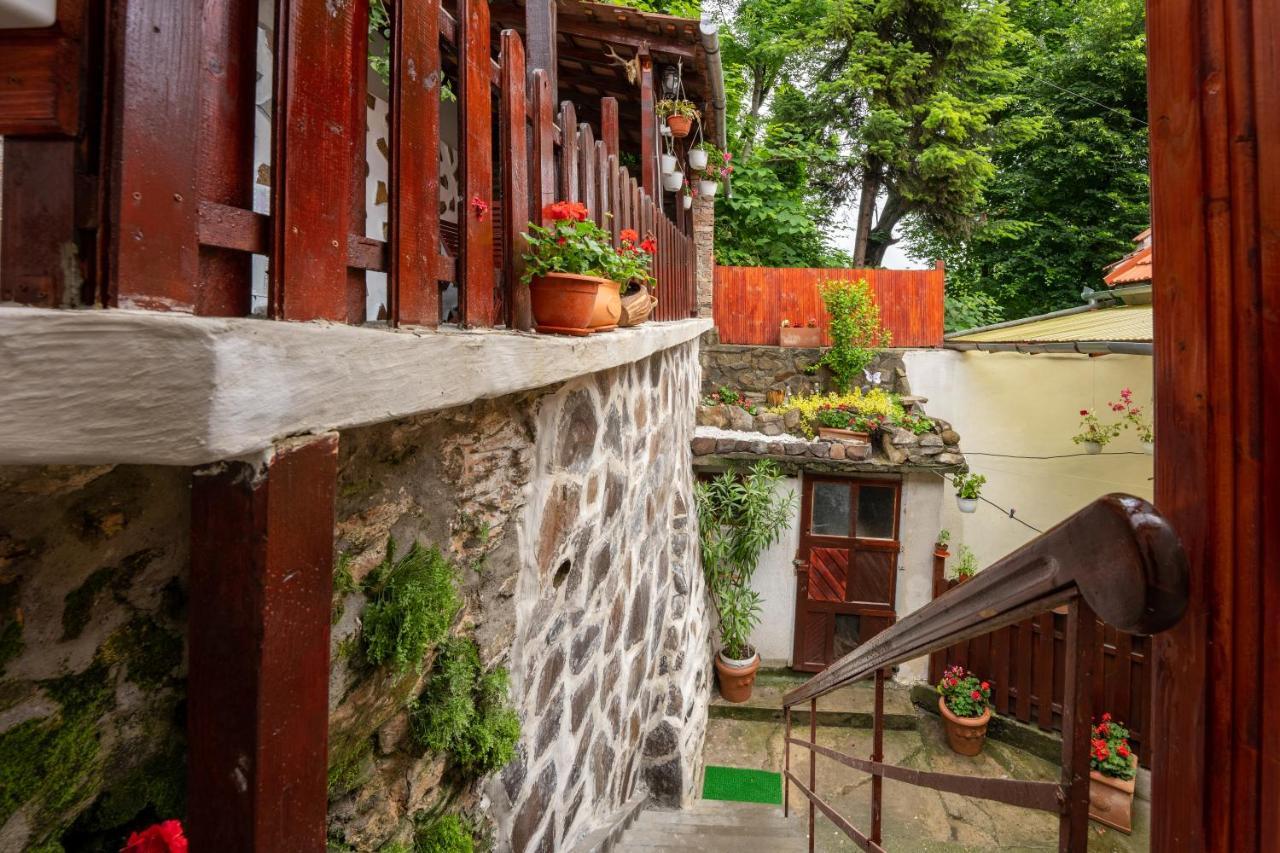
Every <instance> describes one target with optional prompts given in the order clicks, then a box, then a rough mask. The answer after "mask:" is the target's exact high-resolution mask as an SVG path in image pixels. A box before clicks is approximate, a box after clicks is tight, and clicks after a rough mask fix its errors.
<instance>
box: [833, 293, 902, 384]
mask: <svg viewBox="0 0 1280 853" xmlns="http://www.w3.org/2000/svg"><path fill="white" fill-rule="evenodd" d="M820 292H821V294H822V303H823V305H824V306H826V309H827V314H828V316H829V318H830V319H829V323H828V326H827V334H828V336H829V337H830V338H831V348H830V349H829V350H827V351H826V353H824V354H823V356H822V363H823V364H825V365H826V366H827V367H829V368H831V372H832V374H834V379H835V384H836V388H837V389H839V390H840V391H844V392H847V391H848V390H849V389H850V388H851V387H853V384H854V382H855V381H856V380H857V378H858V376H859V375H861V373H862V371H863V370H865V369H866V368H867V367H868V366H870V364H871V362H872V361H874V360H875V357H876V354H877V353H878V352H880V350H881V348H883V347H886V346H888V345H889V344H890V342H891V335H890V334H889V331H888V330H887V329H885V328H883V327H882V326H881V325H880V307H879V306H878V305H876V301H875V296H874V294H873V293H872V292H871V285H869V284H867V282H866V280H865V279H862V280H859V281H839V280H833V281H828V282H826V283H824V284H823V285H822V286H821V289H820Z"/></svg>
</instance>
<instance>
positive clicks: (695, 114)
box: [654, 98, 702, 120]
mask: <svg viewBox="0 0 1280 853" xmlns="http://www.w3.org/2000/svg"><path fill="white" fill-rule="evenodd" d="M654 111H655V112H657V114H658V118H667V117H668V116H684V117H685V118H688V119H694V120H700V119H701V118H702V113H701V112H699V110H698V107H697V106H696V105H695V104H694V103H693V101H686V100H684V99H682V98H664V99H663V100H661V101H658V103H657V104H655V105H654Z"/></svg>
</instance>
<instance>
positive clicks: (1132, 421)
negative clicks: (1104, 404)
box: [1111, 388, 1156, 455]
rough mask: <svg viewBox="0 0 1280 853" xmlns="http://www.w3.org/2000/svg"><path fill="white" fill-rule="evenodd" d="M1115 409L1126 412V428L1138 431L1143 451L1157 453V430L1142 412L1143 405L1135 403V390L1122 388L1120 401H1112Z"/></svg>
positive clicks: (1112, 406)
mask: <svg viewBox="0 0 1280 853" xmlns="http://www.w3.org/2000/svg"><path fill="white" fill-rule="evenodd" d="M1111 408H1112V410H1113V411H1117V412H1123V413H1124V422H1123V423H1124V428H1125V429H1128V428H1129V427H1131V426H1132V427H1133V428H1134V430H1135V431H1136V432H1137V433H1138V442H1139V443H1140V444H1141V445H1142V451H1143V452H1144V453H1146V454H1148V455H1150V454H1152V453H1155V450H1156V432H1155V429H1154V428H1153V427H1152V425H1151V420H1150V419H1149V418H1148V417H1147V416H1146V415H1145V414H1143V412H1142V407H1141V406H1135V405H1134V404H1133V391H1131V390H1129V389H1128V388H1122V389H1121V390H1120V402H1119V403H1112V404H1111Z"/></svg>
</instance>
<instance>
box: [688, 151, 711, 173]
mask: <svg viewBox="0 0 1280 853" xmlns="http://www.w3.org/2000/svg"><path fill="white" fill-rule="evenodd" d="M689 168H690V169H692V170H693V171H695V172H700V171H702V170H703V169H705V168H707V152H706V151H704V150H702V149H701V148H694V149H693V150H692V151H690V152H689Z"/></svg>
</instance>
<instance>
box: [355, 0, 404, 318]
mask: <svg viewBox="0 0 1280 853" xmlns="http://www.w3.org/2000/svg"><path fill="white" fill-rule="evenodd" d="M393 2H394V0H393ZM349 5H350V6H351V13H352V18H351V47H350V52H351V67H352V69H367V68H368V67H369V36H368V33H369V0H351V2H350V4H349ZM392 38H393V39H394V38H395V34H394V33H392ZM392 49H393V50H394V44H393V47H392ZM392 73H393V74H394V71H393V72H392ZM366 78H367V74H366V73H362V72H361V71H359V70H357V71H355V72H354V73H353V76H352V84H353V85H352V86H351V89H350V91H349V92H348V93H347V103H348V104H349V105H350V112H351V120H350V121H351V124H350V128H351V130H350V132H349V133H348V134H347V141H348V142H349V143H350V146H351V154H350V155H349V157H348V160H347V162H348V163H350V166H351V170H350V173H349V175H350V181H351V189H350V190H349V191H348V194H347V203H348V204H349V205H350V208H351V224H350V231H349V233H348V234H347V293H346V296H347V299H346V302H347V317H346V320H347V322H348V323H351V324H352V325H360V324H361V323H363V322H364V321H365V317H366V316H367V315H368V308H367V306H366V305H365V302H366V298H365V297H366V293H367V291H368V279H369V277H368V275H366V273H365V268H364V267H362V266H360V265H359V264H358V263H354V262H353V258H352V256H351V254H352V253H351V240H352V239H368V238H366V237H365V225H366V217H367V214H368V206H367V205H366V204H365V173H366V172H367V171H368V164H367V163H366V162H365V142H366V136H367V132H366V125H367V124H368V101H369V93H368V86H367V85H364V83H365V80H366ZM355 81H360V84H359V85H356V84H355ZM394 86H395V82H394V80H393V81H392V87H393V88H394ZM389 165H390V158H388V166H389ZM389 209H390V206H389V205H388V210H389ZM387 233H388V234H389V233H390V231H388V232H387ZM384 236H385V235H382V234H379V235H378V237H379V238H382V237H384ZM379 242H381V239H379ZM385 248H386V247H385V246H383V249H384V250H385ZM390 269H391V261H390V260H389V259H387V257H386V254H385V253H384V254H383V257H382V270H383V271H384V272H385V271H390Z"/></svg>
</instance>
